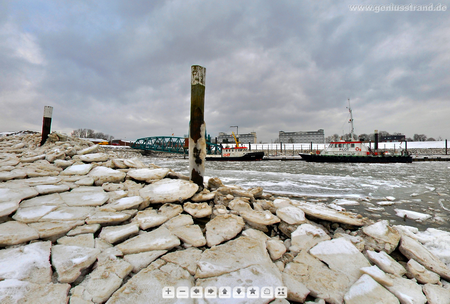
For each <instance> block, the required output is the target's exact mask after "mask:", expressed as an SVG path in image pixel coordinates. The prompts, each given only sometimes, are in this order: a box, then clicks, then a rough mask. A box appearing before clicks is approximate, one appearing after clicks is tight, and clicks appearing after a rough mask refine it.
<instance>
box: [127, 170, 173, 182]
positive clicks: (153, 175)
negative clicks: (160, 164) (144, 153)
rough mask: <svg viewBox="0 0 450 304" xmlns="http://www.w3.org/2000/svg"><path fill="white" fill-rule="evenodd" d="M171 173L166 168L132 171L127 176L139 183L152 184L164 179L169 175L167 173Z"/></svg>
mask: <svg viewBox="0 0 450 304" xmlns="http://www.w3.org/2000/svg"><path fill="white" fill-rule="evenodd" d="M169 171H170V170H169V169H165V168H158V169H150V168H142V169H132V170H129V171H128V172H127V176H128V177H131V178H132V179H134V180H137V181H145V182H147V183H151V182H154V181H158V180H161V179H163V178H164V177H165V176H166V175H167V173H169Z"/></svg>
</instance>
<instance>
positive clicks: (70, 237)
mask: <svg viewBox="0 0 450 304" xmlns="http://www.w3.org/2000/svg"><path fill="white" fill-rule="evenodd" d="M39 140H40V135H24V136H20V137H9V138H6V139H5V138H3V137H0V179H1V182H0V265H8V267H6V268H2V269H0V300H1V301H2V303H15V302H16V301H18V300H21V301H24V299H44V298H45V299H46V300H45V301H46V302H52V301H53V302H55V303H67V302H68V301H69V300H70V302H71V303H105V302H106V303H109V304H111V303H172V302H173V300H170V299H165V298H163V293H162V291H163V288H165V287H166V286H172V287H174V291H175V290H176V287H187V288H188V290H191V288H192V287H196V288H201V289H202V290H206V288H209V287H211V286H212V287H215V288H216V289H217V291H219V292H220V290H223V289H221V288H222V287H224V286H225V287H227V286H228V287H231V290H232V289H233V288H234V287H241V288H246V290H251V289H252V288H257V289H258V291H262V290H263V288H265V287H269V289H267V291H269V292H270V291H272V293H269V294H268V297H266V298H264V297H262V295H263V294H262V292H261V294H259V295H258V298H252V295H251V294H250V293H247V294H246V295H245V298H244V299H242V300H238V299H235V302H236V303H240V302H241V303H244V302H245V303H289V302H288V300H289V301H294V302H299V303H325V301H326V302H327V303H343V302H344V301H345V303H361V301H362V300H364V301H376V300H377V299H378V300H381V299H391V302H392V303H395V301H397V302H398V301H399V300H400V301H404V300H405V299H406V297H407V298H412V299H414V300H415V301H416V302H417V303H425V302H426V301H429V302H430V301H434V299H435V298H436V297H437V296H439V295H444V296H447V298H450V283H449V281H450V269H449V268H448V267H449V266H450V257H449V256H448V254H447V253H448V249H450V233H448V232H444V231H440V230H437V229H431V230H430V229H428V230H426V231H419V230H418V229H414V228H412V227H407V226H399V225H396V226H391V225H389V223H388V222H387V221H384V220H380V221H378V222H374V221H371V220H369V219H367V218H363V217H362V216H361V215H358V214H355V213H351V212H339V211H337V210H334V209H331V208H327V207H325V206H322V205H320V204H317V203H318V202H311V201H310V202H306V201H301V200H296V199H294V198H293V197H291V198H289V197H285V196H283V197H282V196H279V195H274V194H271V193H268V192H265V191H264V189H262V188H261V187H255V188H250V189H243V188H241V187H238V186H234V185H224V184H223V183H222V182H221V181H220V179H218V178H211V179H209V180H208V181H205V182H206V184H205V186H206V187H205V190H204V191H202V192H198V191H197V188H198V187H197V188H196V185H195V184H193V183H191V182H189V181H187V180H186V177H185V176H183V175H181V174H178V173H176V172H173V171H172V170H170V169H165V168H161V167H158V166H155V165H153V164H145V163H144V162H142V161H141V160H140V157H141V156H139V155H140V153H136V152H135V151H128V149H127V151H117V150H118V149H115V148H112V149H109V148H104V147H101V146H96V145H93V144H92V143H89V142H86V141H83V140H80V139H76V138H71V137H67V136H64V135H61V134H57V133H52V134H50V136H49V140H48V142H47V143H46V144H45V145H44V146H42V147H38V143H39ZM155 154H157V153H155ZM151 157H155V155H152V156H151ZM164 158H168V157H166V156H165V157H164ZM447 243H448V244H447ZM438 244H439V245H441V247H442V248H441V249H442V250H437V248H439V246H437V245H438ZM445 246H448V247H445ZM446 248H447V249H446ZM446 252H447V253H446ZM385 256H389V257H390V258H391V259H392V261H393V262H389V263H390V264H392V265H394V264H395V265H396V266H395V267H394V268H395V269H390V268H389V267H388V266H389V265H388V264H386V262H385V260H386V257H385ZM382 257H383V258H382ZM19 261H20V263H19ZM349 261H352V263H348V262H349ZM376 267H378V268H376ZM422 268H423V269H424V270H422ZM305 269H308V271H306V272H305ZM244 279H245V280H244ZM148 286H152V288H148ZM369 286H371V287H370V288H369ZM278 288H282V289H278ZM276 291H280V292H281V291H283V292H285V294H283V297H280V298H278V297H276ZM194 295H195V294H191V295H189V296H188V298H187V299H185V300H183V301H185V303H203V302H204V297H201V298H200V299H194V298H193V297H192V296H194ZM174 296H175V298H176V295H175V294H174ZM216 296H217V301H215V302H217V303H221V302H220V299H219V298H218V296H219V295H217V294H216ZM234 296H235V295H234V294H233V297H234ZM202 299H203V300H202ZM212 302H214V301H212ZM367 303H369V302H367ZM430 303H431V302H430Z"/></svg>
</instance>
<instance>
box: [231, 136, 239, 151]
mask: <svg viewBox="0 0 450 304" xmlns="http://www.w3.org/2000/svg"><path fill="white" fill-rule="evenodd" d="M231 134H233V137H234V141H235V142H236V148H239V140H238V139H237V138H236V135H234V132H231Z"/></svg>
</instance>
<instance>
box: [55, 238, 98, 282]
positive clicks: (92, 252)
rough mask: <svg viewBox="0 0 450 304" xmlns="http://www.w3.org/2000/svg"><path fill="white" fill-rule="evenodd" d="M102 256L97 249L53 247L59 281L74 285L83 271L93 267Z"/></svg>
mask: <svg viewBox="0 0 450 304" xmlns="http://www.w3.org/2000/svg"><path fill="white" fill-rule="evenodd" d="M99 254H100V250H99V249H96V248H88V247H78V246H66V245H54V246H53V247H52V265H53V267H55V269H56V272H57V273H58V281H59V282H61V283H72V282H74V281H75V280H76V279H77V278H78V277H79V276H80V274H81V270H83V269H85V268H87V267H89V266H91V265H92V264H93V263H94V262H95V261H96V259H97V256H98V255H99Z"/></svg>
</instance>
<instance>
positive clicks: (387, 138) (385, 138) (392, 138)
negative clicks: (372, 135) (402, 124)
mask: <svg viewBox="0 0 450 304" xmlns="http://www.w3.org/2000/svg"><path fill="white" fill-rule="evenodd" d="M380 141H389V142H392V141H406V137H405V135H385V136H381V137H380Z"/></svg>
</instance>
